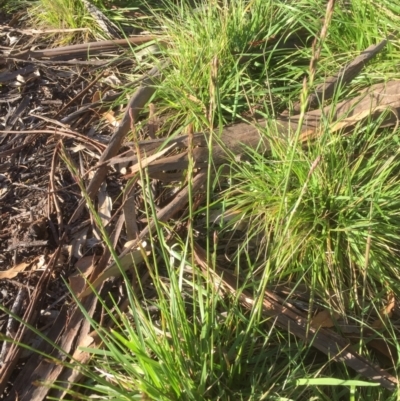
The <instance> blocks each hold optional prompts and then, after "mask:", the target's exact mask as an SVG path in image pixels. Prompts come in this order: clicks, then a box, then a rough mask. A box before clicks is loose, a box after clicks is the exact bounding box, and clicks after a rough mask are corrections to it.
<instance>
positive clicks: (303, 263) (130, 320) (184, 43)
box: [41, 0, 400, 401]
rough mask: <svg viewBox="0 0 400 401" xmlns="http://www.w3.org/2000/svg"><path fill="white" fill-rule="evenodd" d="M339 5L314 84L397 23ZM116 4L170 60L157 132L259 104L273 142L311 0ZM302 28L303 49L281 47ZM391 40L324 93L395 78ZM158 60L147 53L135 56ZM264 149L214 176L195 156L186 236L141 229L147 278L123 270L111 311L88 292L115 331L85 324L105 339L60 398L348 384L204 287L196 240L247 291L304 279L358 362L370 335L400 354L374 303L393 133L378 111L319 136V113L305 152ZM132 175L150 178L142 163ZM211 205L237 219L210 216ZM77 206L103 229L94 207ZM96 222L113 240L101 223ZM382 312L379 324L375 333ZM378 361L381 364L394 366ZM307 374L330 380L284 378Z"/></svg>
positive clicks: (391, 11) (393, 228)
mask: <svg viewBox="0 0 400 401" xmlns="http://www.w3.org/2000/svg"><path fill="white" fill-rule="evenodd" d="M44 1H45V0H41V2H42V3H41V4H42V5H43V4H44ZM46 1H47V0H46ZM51 3H52V4H54V5H56V4H58V3H57V1H52V2H51ZM343 3H344V2H338V3H337V6H336V9H335V12H334V14H333V19H332V22H331V24H330V26H329V30H328V36H327V39H326V41H325V42H324V43H322V44H321V46H322V48H321V56H320V59H319V60H318V65H317V70H316V74H315V77H312V79H311V81H313V82H314V84H315V85H316V84H318V83H321V82H323V80H324V79H325V78H326V77H327V76H330V75H332V74H334V73H335V72H337V71H338V70H339V68H341V67H342V66H343V65H345V64H346V63H347V62H348V61H350V60H352V58H354V57H355V55H358V54H359V53H360V52H361V51H362V50H364V49H365V48H366V47H368V46H369V45H371V44H373V43H377V42H378V41H380V40H381V39H382V38H383V37H385V36H386V35H387V34H388V33H390V32H392V31H394V30H396V29H397V28H396V27H397V26H398V23H399V15H400V1H399V0H393V1H391V2H388V1H385V0H384V1H380V2H379V4H377V3H376V2H374V1H369V0H363V1H361V0H358V1H353V2H350V4H349V5H348V6H347V7H348V8H347V9H346V10H345V9H344V6H343ZM60 4H61V3H60ZM62 4H63V5H64V6H66V7H68V4H69V3H68V2H62ZM346 4H347V2H346ZM124 6H125V7H127V8H128V7H131V8H135V7H139V6H140V9H141V12H142V13H143V14H142V15H143V18H142V19H141V20H140V21H139V22H138V21H135V22H133V21H132V23H135V24H136V25H140V24H142V26H143V27H146V29H149V30H150V31H151V32H153V33H156V34H158V35H160V37H161V38H162V39H164V40H166V41H167V43H168V46H167V47H165V48H163V49H162V57H163V58H168V59H169V60H170V67H169V68H168V70H167V71H166V72H165V76H166V78H165V80H164V81H163V83H161V84H160V85H159V88H158V91H157V94H156V96H155V99H154V102H155V104H156V108H157V112H158V114H159V115H162V116H166V117H167V120H166V123H165V126H164V127H163V130H162V132H167V131H169V130H172V131H173V132H174V133H175V132H181V131H184V130H186V129H187V127H188V125H189V124H191V125H192V127H193V129H195V130H200V129H207V128H210V127H211V126H214V127H218V128H222V126H224V125H226V124H227V123H229V122H232V121H237V120H241V119H245V118H246V117H248V114H249V110H250V111H254V110H258V113H260V114H262V115H264V116H266V117H267V118H269V119H270V120H271V124H270V125H269V126H268V127H267V128H266V129H265V131H264V133H263V134H265V135H266V136H268V138H274V135H273V134H274V124H273V120H272V118H273V116H274V115H276V114H277V113H278V112H279V111H282V110H284V109H286V108H290V106H291V104H292V103H293V102H295V101H297V100H299V99H300V96H301V92H302V90H303V89H302V88H303V79H304V77H306V78H308V79H309V78H310V73H309V64H310V59H311V58H312V55H313V53H312V49H311V42H312V39H313V37H314V36H315V35H317V36H318V35H319V32H320V30H321V24H322V22H321V19H322V18H323V16H324V14H325V2H321V1H312V0H303V1H298V2H287V1H272V0H271V1H269V0H248V1H245V0H232V1H229V2H228V1H219V2H216V1H211V0H210V1H198V2H195V6H193V4H189V2H185V1H181V2H166V1H163V2H158V3H157V8H154V7H149V8H148V9H147V10H146V8H144V5H143V2H141V3H130V2H125V3H124ZM341 7H342V8H341ZM66 10H67V11H66V13H67V14H68V12H69V11H68V9H66ZM57 12H58V11H57ZM75 12H76V11H73V12H72V15H74V14H73V13H75ZM60 15H62V13H60ZM51 16H52V17H54V16H55V13H54V11H51ZM66 18H69V16H68V15H67V17H66ZM124 18H125V17H124ZM58 22H60V21H58ZM58 22H57V23H58ZM73 23H75V24H78V23H77V22H76V21H73ZM124 23H126V20H124ZM49 24H50V23H49ZM79 24H81V25H85V20H84V19H83V20H82V21H81V23H79ZM60 26H63V25H60ZM76 26H77V25H76ZM300 32H301V33H302V35H303V41H302V46H300V47H295V48H290V47H289V46H288V45H287V44H286V45H285V43H287V38H288V37H290V36H291V35H294V34H296V33H300ZM398 47H399V43H398V41H393V42H392V43H391V44H390V45H389V46H388V47H387V49H385V50H384V51H383V52H382V53H381V54H380V55H379V56H378V57H376V59H374V60H373V61H372V62H370V63H369V64H368V66H367V67H366V68H365V69H364V70H363V72H362V73H361V74H360V75H359V76H358V77H357V78H356V79H355V80H354V82H353V83H351V84H350V85H347V86H346V87H345V88H341V90H340V92H339V91H338V93H337V94H336V95H335V97H334V99H333V100H332V102H333V104H335V102H339V101H340V100H342V99H344V98H345V97H347V96H352V95H354V94H355V93H356V92H357V91H358V90H359V89H360V88H364V87H366V86H368V85H370V84H371V83H375V82H379V81H382V80H387V79H395V78H399V73H398V68H397V67H396V66H397V64H398V62H399V58H400V53H399V50H398ZM132 51H134V49H133V50H132ZM158 62H159V60H158V59H155V58H148V59H146V60H145V62H143V65H142V67H143V68H145V67H147V66H148V65H149V64H152V63H158ZM140 67H141V66H140V65H139V66H138V67H137V68H140ZM309 89H310V91H311V92H312V89H313V88H309ZM290 139H293V137H292V138H290ZM271 145H272V146H271V148H272V150H271V152H270V153H269V154H259V153H257V152H254V151H250V150H249V151H248V154H247V158H246V160H245V161H241V162H237V161H232V163H231V169H230V174H229V175H228V176H226V175H222V173H220V174H219V175H218V174H217V176H216V177H215V176H212V174H211V172H212V169H211V167H210V170H209V181H208V184H207V188H208V193H207V202H206V204H205V205H203V208H201V209H199V210H198V211H195V210H194V208H193V204H192V202H193V201H192V200H191V203H190V207H189V212H188V217H187V221H185V223H186V222H190V229H188V230H187V232H185V235H182V236H181V237H178V236H174V237H173V240H170V239H169V240H167V239H166V237H167V233H168V232H169V233H171V232H174V224H173V222H170V223H169V225H167V224H164V225H163V224H161V223H159V224H158V225H157V233H156V235H154V236H152V238H151V239H150V241H151V246H152V254H151V255H150V256H149V257H148V259H146V260H145V263H144V267H140V266H135V269H136V270H140V269H143V270H144V271H146V272H148V273H149V279H148V281H146V282H143V283H140V281H139V283H140V286H139V288H138V289H136V290H133V289H132V287H131V286H130V285H129V280H128V278H126V280H125V282H126V283H128V284H126V288H125V291H126V293H127V294H128V296H129V307H128V310H127V311H120V310H119V309H118V306H117V303H116V301H113V302H114V304H113V305H112V306H113V307H114V310H113V311H112V310H111V307H110V305H108V304H107V305H106V304H105V303H104V304H103V307H104V308H105V310H106V312H107V313H108V315H109V316H110V317H112V319H114V321H115V325H114V327H113V329H112V330H108V329H105V328H103V327H101V326H99V325H98V324H97V323H96V322H95V321H94V320H92V325H93V327H94V328H95V329H96V331H97V332H98V333H99V335H100V337H101V338H102V339H103V347H102V348H101V349H99V350H94V349H87V350H86V351H88V352H90V353H92V355H93V358H92V360H91V362H90V364H89V365H88V366H81V367H80V368H79V369H81V370H82V372H83V373H84V374H85V377H86V378H85V380H84V381H83V382H82V383H81V385H80V387H79V386H78V387H76V388H74V390H73V392H72V391H71V396H75V397H76V398H77V399H89V397H90V395H93V394H95V395H96V396H98V397H99V398H100V399H105V400H134V399H138V400H140V399H142V400H143V399H153V400H232V401H233V400H254V401H255V400H276V401H277V400H334V401H336V400H338V401H339V400H346V399H350V397H353V395H352V394H350V390H349V389H348V388H346V387H337V386H336V385H335V383H336V382H332V381H331V382H329V379H330V378H336V379H338V380H339V381H340V380H342V381H343V382H344V383H352V382H348V381H349V380H355V379H361V378H360V377H358V376H357V375H355V374H354V372H352V371H350V370H348V369H347V367H346V366H344V365H342V364H338V363H335V362H333V361H331V360H330V359H329V358H328V357H326V356H323V355H321V354H320V353H318V352H317V351H315V350H314V349H313V348H312V347H311V346H309V345H306V344H304V343H303V342H301V341H300V340H298V339H296V338H294V337H293V336H291V335H290V334H288V332H286V331H285V330H282V329H278V328H277V327H276V326H275V324H274V322H273V320H272V319H265V318H264V317H262V316H261V314H260V313H259V309H258V306H257V305H258V304H256V306H255V307H254V308H253V309H252V310H249V309H246V308H244V307H243V305H242V304H241V303H240V301H239V295H238V294H227V293H226V292H223V291H219V289H217V288H215V286H214V285H213V282H212V280H211V279H210V276H208V275H207V274H205V273H204V272H203V271H201V270H200V269H199V266H198V265H197V264H196V263H195V262H194V257H193V254H192V250H193V246H192V245H193V243H195V242H196V243H200V244H201V245H202V246H203V247H204V248H206V249H207V250H208V257H209V260H208V262H209V265H210V267H211V268H213V267H214V266H215V265H216V264H219V265H223V266H224V267H226V268H229V269H230V270H231V271H233V272H234V273H235V274H236V275H237V277H238V279H239V280H240V283H241V286H240V289H246V290H247V291H250V292H251V293H252V294H255V295H254V296H255V297H256V294H258V295H260V294H263V293H264V290H265V289H266V288H269V287H273V286H274V285H277V284H287V286H288V287H291V288H292V290H293V293H294V292H295V290H296V288H306V289H307V292H306V301H307V307H308V311H307V312H306V313H308V314H309V316H310V317H311V316H312V314H313V313H314V312H315V311H316V310H317V308H320V309H319V310H321V309H329V310H331V311H334V312H337V313H338V315H339V316H340V318H342V319H347V321H348V322H349V323H350V324H358V325H359V327H360V328H361V338H360V339H358V340H355V341H354V344H353V346H354V348H355V349H357V350H358V351H359V352H360V353H361V354H363V355H365V356H367V357H368V358H371V360H373V361H375V362H376V361H377V357H376V356H375V354H374V352H373V351H371V348H370V347H369V346H368V342H369V340H370V338H369V337H368V335H369V333H370V331H371V330H372V332H373V334H374V335H375V336H376V338H381V339H384V340H385V341H386V342H387V343H389V344H391V345H392V347H393V348H394V349H395V350H397V352H398V351H399V349H400V347H399V342H398V339H397V337H398V333H397V328H396V326H395V325H394V324H392V323H391V322H390V320H389V319H385V316H383V315H382V313H381V312H380V311H381V310H382V308H383V307H384V305H385V303H386V301H387V299H388V298H390V297H391V296H392V294H394V295H395V296H396V298H397V299H398V298H399V296H400V293H399V292H400V290H399V289H398V255H399V244H400V228H399V227H400V175H399V172H400V153H399V152H400V150H399V149H400V146H399V145H400V136H399V131H398V129H385V130H382V129H381V128H380V127H379V122H367V123H365V124H363V125H361V124H360V125H358V126H356V127H355V128H354V130H352V131H351V132H350V133H347V134H346V135H342V134H340V133H335V134H331V133H330V132H329V122H327V125H326V127H325V130H324V131H323V134H322V135H321V136H320V137H319V138H317V139H316V140H315V141H314V142H313V143H310V144H309V146H308V147H307V148H304V147H301V146H299V144H298V143H296V141H293V140H288V141H281V140H276V139H275V140H274V139H272V140H271ZM66 161H67V160H66ZM67 164H68V163H67ZM70 168H71V169H73V167H72V164H70ZM141 178H142V182H145V183H147V184H148V182H149V180H148V179H147V177H146V176H145V175H142V176H141ZM148 185H150V184H148ZM143 192H145V191H143ZM148 192H149V193H150V191H148ZM145 205H146V207H147V210H146V215H145V217H146V218H147V217H149V216H153V215H154V214H155V206H154V203H153V200H152V199H151V198H149V199H148V200H147V202H145ZM212 210H217V211H219V212H226V213H227V214H228V213H231V214H233V215H235V216H236V217H235V219H234V220H232V221H230V222H228V223H223V222H222V221H220V222H217V223H216V224H214V225H213V224H212V222H211V221H210V214H211V211H212ZM91 213H92V214H93V216H94V220H95V221H96V222H97V225H98V226H99V227H101V220H100V219H98V216H97V217H96V213H95V210H94V208H93V206H91ZM100 231H101V232H102V234H103V237H104V238H103V239H104V241H105V243H106V244H107V246H108V247H111V243H110V241H109V240H108V237H107V233H106V230H105V229H101V230H100ZM111 248H112V247H111ZM113 252H114V257H115V259H116V260H117V257H116V254H115V251H114V250H113ZM240 289H239V291H240ZM292 296H294V295H293V294H291V295H290V296H289V298H290V297H292ZM88 318H89V317H88ZM380 318H382V320H383V321H384V322H383V328H382V329H381V330H374V328H373V325H374V322H375V321H377V320H379V319H380ZM337 330H338V331H339V332H340V327H338V328H337ZM388 364H389V365H390V364H391V367H392V370H391V372H392V374H394V375H396V374H397V371H398V368H399V366H398V363H397V362H395V361H389V362H388ZM316 378H318V379H324V380H325V382H324V383H322V384H328V385H327V386H323V385H321V386H319V385H318V383H317V384H316V382H312V381H310V382H309V384H310V383H314V384H312V385H309V386H306V387H303V386H301V385H299V382H298V380H300V379H316ZM362 379H363V378H362ZM353 384H354V383H353ZM352 399H354V398H352ZM355 399H360V400H362V399H368V400H396V399H398V395H397V393H396V392H395V393H389V392H388V391H386V390H383V389H382V388H377V387H362V388H357V393H356V395H355Z"/></svg>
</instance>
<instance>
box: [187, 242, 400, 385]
mask: <svg viewBox="0 0 400 401" xmlns="http://www.w3.org/2000/svg"><path fill="white" fill-rule="evenodd" d="M193 251H194V256H195V259H196V262H197V263H198V264H199V266H200V267H201V269H202V270H203V271H204V273H205V274H207V277H209V276H210V275H211V278H212V279H213V280H214V286H215V288H216V289H217V291H220V290H221V288H224V289H226V291H227V292H230V293H232V294H233V295H234V296H235V298H236V297H237V296H238V295H239V298H238V299H239V300H240V302H241V303H242V304H243V305H244V306H245V307H247V308H248V309H250V310H252V309H253V308H254V306H255V304H256V302H257V301H256V300H255V299H254V297H253V296H252V294H251V293H250V292H248V291H246V290H242V288H245V287H244V286H243V285H242V284H241V283H239V282H238V280H237V278H236V277H235V276H234V275H232V274H231V273H230V272H228V271H226V270H224V269H222V268H221V267H219V266H215V270H213V269H211V268H209V266H208V264H207V254H206V252H205V250H204V249H203V248H201V247H200V246H199V245H198V244H196V243H195V244H194V250H193ZM262 312H263V315H264V316H266V317H271V318H273V323H274V324H276V325H277V326H278V327H280V328H281V329H284V330H288V331H289V332H290V333H291V334H293V335H295V336H296V337H298V338H301V339H302V340H304V341H305V342H306V343H308V344H311V345H312V346H313V347H315V348H317V349H318V350H320V351H322V352H323V353H324V354H325V355H327V356H328V357H329V358H333V360H335V361H336V362H343V363H345V364H346V365H347V366H349V367H351V368H352V369H354V370H355V371H356V372H357V373H359V374H360V375H362V376H364V377H366V378H368V379H370V380H373V381H374V382H377V383H380V384H381V385H382V386H383V387H385V388H387V389H389V390H391V391H394V390H395V389H396V388H397V387H398V385H399V383H398V380H397V379H396V377H394V376H392V375H391V374H389V373H387V372H386V371H385V370H383V369H381V368H380V367H379V366H376V365H374V364H373V363H371V362H370V361H369V360H368V359H366V358H364V357H363V356H361V355H360V354H358V353H357V352H355V351H353V350H352V349H351V346H350V343H349V342H348V341H346V340H345V339H344V338H343V337H341V336H339V335H338V334H336V333H335V332H333V331H331V330H327V329H323V328H320V329H318V330H317V329H315V328H314V327H312V326H310V325H309V324H308V322H307V318H306V317H305V316H304V315H303V313H302V312H300V311H299V310H298V309H297V308H296V307H294V306H293V305H291V304H289V303H288V302H286V301H285V300H284V299H282V298H280V297H278V296H277V295H275V294H274V293H273V292H271V291H266V292H265V295H264V300H263V308H262Z"/></svg>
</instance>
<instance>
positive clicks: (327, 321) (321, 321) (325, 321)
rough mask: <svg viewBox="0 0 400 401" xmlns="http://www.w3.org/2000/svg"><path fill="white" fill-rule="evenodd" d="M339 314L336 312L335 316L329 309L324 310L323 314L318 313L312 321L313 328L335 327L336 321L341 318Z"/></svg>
mask: <svg viewBox="0 0 400 401" xmlns="http://www.w3.org/2000/svg"><path fill="white" fill-rule="evenodd" d="M339 316H340V315H339V313H337V312H334V313H333V315H332V314H331V312H330V311H328V310H327V309H324V310H323V311H322V312H319V313H317V314H316V315H315V316H314V317H313V318H312V319H311V326H313V327H314V328H316V329H319V328H321V327H333V326H334V325H335V323H334V322H335V321H336V320H337V319H338V318H339Z"/></svg>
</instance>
